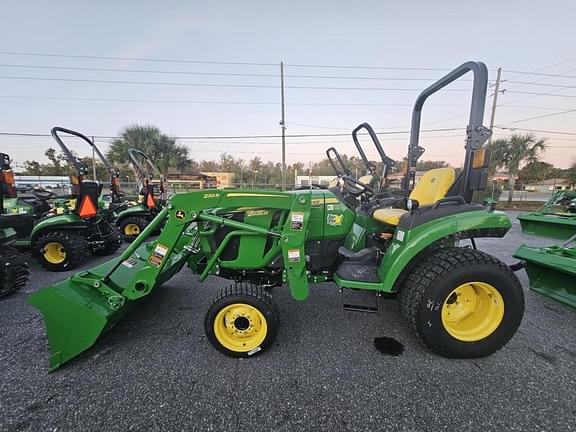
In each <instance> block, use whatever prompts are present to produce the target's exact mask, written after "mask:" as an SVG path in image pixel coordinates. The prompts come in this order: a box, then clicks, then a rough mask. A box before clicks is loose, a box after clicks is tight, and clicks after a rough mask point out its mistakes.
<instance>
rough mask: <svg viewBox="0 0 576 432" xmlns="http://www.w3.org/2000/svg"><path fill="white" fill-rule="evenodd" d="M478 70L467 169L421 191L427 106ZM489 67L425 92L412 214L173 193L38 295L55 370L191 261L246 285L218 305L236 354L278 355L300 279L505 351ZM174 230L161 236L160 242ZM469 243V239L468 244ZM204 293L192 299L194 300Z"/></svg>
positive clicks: (476, 347) (507, 331) (215, 320)
mask: <svg viewBox="0 0 576 432" xmlns="http://www.w3.org/2000/svg"><path fill="white" fill-rule="evenodd" d="M468 72H472V73H473V91H472V102H471V112H470V121H469V124H468V126H467V128H466V145H465V150H466V156H465V160H464V164H463V169H462V172H461V173H460V174H459V175H458V176H456V175H455V172H454V170H453V169H451V168H449V169H437V170H431V171H429V172H428V173H427V174H426V175H425V176H424V177H423V178H422V179H421V180H420V181H419V182H418V184H417V185H415V186H414V177H415V176H414V174H415V167H416V163H417V161H418V157H419V156H420V155H421V154H422V152H421V148H420V147H419V145H418V142H419V133H420V118H421V111H422V107H423V105H424V102H425V101H426V100H427V99H428V97H430V96H431V95H432V94H434V93H436V92H437V91H439V90H441V89H442V88H444V87H445V86H447V85H449V84H450V83H452V82H453V81H455V80H457V79H458V78H460V77H461V76H462V75H465V74H466V73H468ZM487 82H488V72H487V69H486V66H485V65H484V64H483V63H476V62H468V63H465V64H463V65H461V66H460V67H458V68H457V69H455V70H454V71H452V72H450V73H449V74H447V75H446V76H444V77H443V78H442V79H440V80H439V81H438V82H436V83H434V84H433V85H432V86H430V87H429V88H427V89H426V90H424V91H423V92H422V93H421V94H420V96H419V97H418V99H417V100H416V103H415V105H414V110H413V116H412V129H411V136H410V143H409V150H408V155H409V157H408V162H409V166H408V171H407V174H406V179H405V185H406V186H407V187H408V190H409V195H408V198H407V199H405V200H402V201H401V203H402V207H403V208H393V205H395V203H396V201H387V200H383V201H382V203H381V205H380V206H379V207H371V208H370V209H369V210H366V209H364V208H363V206H357V207H353V206H350V205H349V204H348V203H347V201H346V200H345V199H343V197H345V196H346V194H347V187H348V186H351V187H354V188H355V189H357V188H364V189H365V190H368V189H367V188H368V187H369V186H368V185H364V184H363V183H361V182H359V181H358V180H356V179H354V181H352V180H351V179H348V178H346V177H345V176H344V177H343V181H344V191H343V192H342V196H339V195H338V194H336V193H334V192H333V191H331V190H328V189H309V190H297V191H291V192H279V191H272V190H243V189H234V190H232V189H224V190H216V189H213V190H201V191H195V192H190V193H182V194H177V195H174V196H173V197H171V198H170V199H169V200H168V201H167V203H166V205H165V206H164V207H163V209H162V210H161V211H160V212H159V214H158V215H157V216H156V218H155V219H154V220H153V221H152V222H151V223H150V224H149V225H148V226H147V227H146V228H145V229H144V231H143V232H142V233H141V234H140V235H139V236H138V237H137V238H136V240H135V241H134V242H133V243H132V244H130V246H129V247H128V248H127V249H126V250H125V251H124V252H123V253H122V254H121V256H120V257H118V258H116V259H113V260H111V261H109V262H107V263H104V264H101V265H99V266H97V267H95V268H93V269H91V270H88V271H83V272H80V273H78V274H76V275H74V276H72V277H71V278H69V279H66V280H64V281H61V282H59V283H56V284H55V285H53V286H50V287H47V288H44V289H41V290H39V291H38V292H36V293H35V294H33V295H32V296H31V297H30V299H29V301H30V303H31V304H32V305H34V306H35V307H37V308H38V309H39V310H40V311H41V312H42V314H43V316H44V321H45V325H46V330H47V337H48V341H49V345H50V353H51V355H50V361H49V363H50V369H51V370H54V369H56V368H58V367H59V366H60V365H62V364H63V363H65V362H67V361H69V360H70V359H72V358H74V357H75V356H77V355H78V354H79V353H81V352H83V351H84V350H86V349H88V348H89V347H90V346H91V345H92V344H93V343H94V342H95V341H96V340H97V339H98V337H99V336H100V335H101V334H102V333H103V332H105V331H106V330H108V329H110V328H111V327H112V326H113V325H114V324H115V323H116V322H117V321H118V320H119V319H120V318H121V317H122V316H124V315H125V314H126V313H127V312H128V311H129V310H130V309H131V308H132V307H135V306H136V305H137V304H138V302H139V300H141V299H142V298H144V297H146V296H148V295H149V294H150V293H151V292H152V291H153V290H155V289H156V288H158V287H159V286H160V285H162V284H163V283H164V282H166V281H168V280H169V279H170V278H171V277H172V276H173V275H174V274H176V273H177V272H179V271H180V270H181V269H182V268H183V267H184V266H187V267H189V268H190V269H191V270H192V271H193V272H194V273H197V274H198V275H199V281H200V282H202V281H204V280H205V279H206V278H207V277H209V276H210V275H213V276H218V277H220V278H224V279H228V280H232V285H231V286H228V287H226V288H224V289H223V290H222V291H221V292H220V294H219V295H218V296H217V297H216V298H215V299H214V301H213V303H212V305H211V306H210V307H209V309H208V311H207V313H206V316H205V320H204V327H205V332H206V335H207V338H208V340H209V341H210V343H211V344H212V345H213V346H214V347H215V348H216V349H218V350H219V351H221V352H222V353H224V354H226V355H229V356H232V357H251V356H254V355H258V354H260V353H262V352H264V351H266V349H268V348H269V347H270V346H271V345H272V344H273V342H274V339H275V338H276V336H277V334H278V328H279V325H280V319H279V312H278V308H277V307H276V305H275V300H274V298H273V296H272V295H271V293H270V292H268V290H267V289H268V288H270V287H273V286H280V285H283V284H286V285H287V286H288V288H289V290H290V293H291V295H292V297H293V298H294V299H295V300H299V301H302V300H305V299H306V298H307V297H308V293H309V289H310V285H311V284H315V283H323V282H334V283H335V285H337V286H339V287H340V288H341V289H342V290H347V289H355V290H363V291H364V292H366V293H369V294H370V293H371V294H372V295H374V296H375V297H376V296H377V295H378V294H381V293H387V294H396V295H397V296H398V299H399V304H400V309H401V311H402V314H403V315H404V317H405V318H406V319H407V320H408V321H409V323H410V324H411V326H412V327H413V328H414V330H415V331H416V333H417V335H418V337H419V338H420V339H421V340H422V341H423V343H424V344H425V345H426V346H427V347H429V348H430V349H431V350H433V351H434V352H436V353H438V354H440V355H443V356H447V357H481V356H486V355H490V354H492V353H493V352H495V351H496V350H498V349H499V348H501V347H502V346H503V345H504V344H506V343H507V341H508V340H509V339H510V338H511V337H512V336H513V334H514V333H515V331H516V329H517V328H518V326H519V324H520V322H521V319H522V316H523V311H524V296H523V291H522V287H521V286H520V283H519V282H518V279H517V278H516V276H515V274H514V273H513V271H512V270H511V269H510V268H509V267H507V266H506V265H505V264H504V263H502V262H500V261H498V260H497V259H496V258H494V257H492V256H490V255H488V254H486V253H484V252H481V251H479V250H477V249H476V248H475V242H474V239H476V238H479V237H496V238H498V237H503V236H504V235H505V234H506V232H507V231H508V230H509V229H510V227H511V222H510V220H509V219H508V217H507V216H506V214H505V213H502V212H498V211H495V210H494V209H493V207H485V206H483V205H481V204H474V203H472V202H471V200H472V196H473V193H474V191H476V190H482V189H483V188H485V186H486V179H487V171H488V165H489V155H488V154H487V153H486V152H485V150H484V147H483V146H484V143H485V141H486V140H487V139H488V138H489V136H490V131H489V130H487V129H486V128H485V127H484V126H483V125H482V121H483V113H484V104H485V98H486V89H487ZM164 223H165V226H164V227H163V229H162V231H161V232H160V234H159V235H158V237H157V238H156V239H155V240H153V241H150V242H148V239H149V237H150V235H151V234H152V233H153V232H154V231H155V230H157V229H158V228H159V227H161V226H162V225H163V224H164ZM464 240H469V241H467V242H465V243H466V244H464V245H462V244H461V242H462V241H464ZM192 293H193V291H191V295H193V294H192Z"/></svg>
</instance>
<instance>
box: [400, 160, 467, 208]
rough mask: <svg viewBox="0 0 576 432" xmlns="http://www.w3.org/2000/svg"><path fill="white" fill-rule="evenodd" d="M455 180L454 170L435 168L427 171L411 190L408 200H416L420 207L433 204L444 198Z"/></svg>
mask: <svg viewBox="0 0 576 432" xmlns="http://www.w3.org/2000/svg"><path fill="white" fill-rule="evenodd" d="M455 179H456V171H454V168H436V169H432V170H430V171H427V172H426V173H425V174H424V175H423V176H422V178H421V179H420V181H419V182H418V183H417V184H416V186H415V187H414V189H413V190H412V193H411V194H410V199H414V200H417V201H418V203H419V204H420V205H421V206H424V205H431V204H434V203H435V202H436V201H438V200H440V199H442V198H445V197H446V194H447V193H448V190H449V189H450V186H452V184H453V183H454V180H455Z"/></svg>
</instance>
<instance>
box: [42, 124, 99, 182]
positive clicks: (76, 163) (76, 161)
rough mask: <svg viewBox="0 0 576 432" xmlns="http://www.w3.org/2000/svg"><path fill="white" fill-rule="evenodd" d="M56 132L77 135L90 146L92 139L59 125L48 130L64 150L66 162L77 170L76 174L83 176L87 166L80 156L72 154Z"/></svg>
mask: <svg viewBox="0 0 576 432" xmlns="http://www.w3.org/2000/svg"><path fill="white" fill-rule="evenodd" d="M58 132H62V133H66V134H69V135H74V136H75V137H78V138H80V139H83V140H84V141H86V142H87V143H88V144H89V145H90V146H93V144H92V141H91V140H90V139H89V138H88V137H87V136H85V135H82V134H81V133H80V132H76V131H73V130H71V129H66V128H63V127H60V126H55V127H53V128H52V130H51V131H50V133H51V134H52V137H53V138H54V139H55V140H56V142H57V143H58V145H59V146H60V148H61V149H62V151H63V152H64V155H66V159H67V160H68V163H69V164H70V165H72V166H73V167H74V169H75V170H76V171H77V175H78V176H85V175H86V174H87V173H88V167H87V166H86V164H85V163H84V162H83V161H82V160H81V159H80V158H78V157H77V156H74V154H73V153H72V152H71V151H70V149H69V148H68V147H67V146H66V144H64V142H63V141H62V139H61V138H60V137H59V136H58ZM98 153H100V151H98ZM99 156H100V155H99Z"/></svg>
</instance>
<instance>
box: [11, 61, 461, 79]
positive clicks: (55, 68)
mask: <svg viewBox="0 0 576 432" xmlns="http://www.w3.org/2000/svg"><path fill="white" fill-rule="evenodd" d="M0 67H7V68H22V69H43V70H70V71H93V72H124V73H148V74H164V75H200V76H235V77H261V78H278V76H279V75H278V74H261V73H240V72H238V73H235V72H191V71H166V70H150V69H118V68H96V67H72V66H45V65H25V64H0ZM285 77H286V78H309V79H342V80H375V81H434V80H436V79H438V77H434V78H411V77H367V76H341V75H285ZM461 81H471V80H461Z"/></svg>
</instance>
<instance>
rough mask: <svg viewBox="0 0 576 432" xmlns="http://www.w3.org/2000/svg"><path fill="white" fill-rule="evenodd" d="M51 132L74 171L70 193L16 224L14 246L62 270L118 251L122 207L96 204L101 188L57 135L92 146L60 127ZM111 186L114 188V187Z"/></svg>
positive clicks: (86, 140)
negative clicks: (88, 177) (117, 224)
mask: <svg viewBox="0 0 576 432" xmlns="http://www.w3.org/2000/svg"><path fill="white" fill-rule="evenodd" d="M51 133H52V136H53V137H54V139H55V140H56V142H57V143H58V144H59V145H60V147H61V148H62V150H63V152H64V154H65V156H66V159H67V161H68V163H69V164H70V165H71V166H72V167H73V168H74V169H75V171H76V174H75V175H73V176H71V180H72V187H73V193H72V195H71V196H67V197H65V200H64V201H62V202H61V203H60V204H59V205H56V206H55V207H54V209H52V211H49V212H47V213H46V214H44V215H42V217H41V218H39V219H36V220H34V219H33V218H28V219H27V220H24V221H23V222H22V223H18V225H17V226H15V229H16V232H17V236H16V240H15V242H14V245H15V246H16V247H18V248H20V249H31V251H32V255H33V256H34V257H36V258H37V259H38V261H39V262H40V264H41V265H42V266H43V267H44V268H46V269H47V270H51V271H63V270H69V269H72V268H74V267H76V266H77V265H78V264H79V263H81V262H82V261H83V260H84V259H85V258H86V255H87V254H88V252H90V253H93V254H95V255H109V254H112V253H114V252H115V251H116V250H118V248H119V247H120V244H121V241H120V236H119V234H118V232H117V230H116V227H115V226H114V225H113V220H114V217H115V212H116V211H118V210H119V209H121V208H122V207H123V206H124V205H123V204H118V203H113V204H110V206H109V207H108V208H106V209H105V208H101V207H100V206H99V205H98V201H99V196H100V193H101V190H102V185H101V184H99V183H98V182H97V181H91V180H85V179H84V176H85V175H86V174H87V172H88V167H87V166H86V164H85V163H84V162H83V161H82V160H80V159H79V158H77V157H76V156H74V154H73V153H72V152H71V151H70V149H69V148H68V147H67V146H66V145H65V144H64V143H63V142H62V140H61V138H60V137H59V135H58V134H59V133H66V134H70V135H74V136H76V137H78V138H81V139H82V140H83V141H85V142H87V143H88V144H89V145H90V146H92V142H91V141H90V139H88V138H87V137H86V136H84V135H82V134H81V133H79V132H75V131H72V130H70V129H65V128H61V127H55V128H53V129H52V131H51ZM96 150H97V149H96ZM98 153H100V152H99V151H98ZM111 186H112V187H113V188H114V187H116V186H117V185H114V184H112V185H111ZM51 198H54V197H53V196H51Z"/></svg>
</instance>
